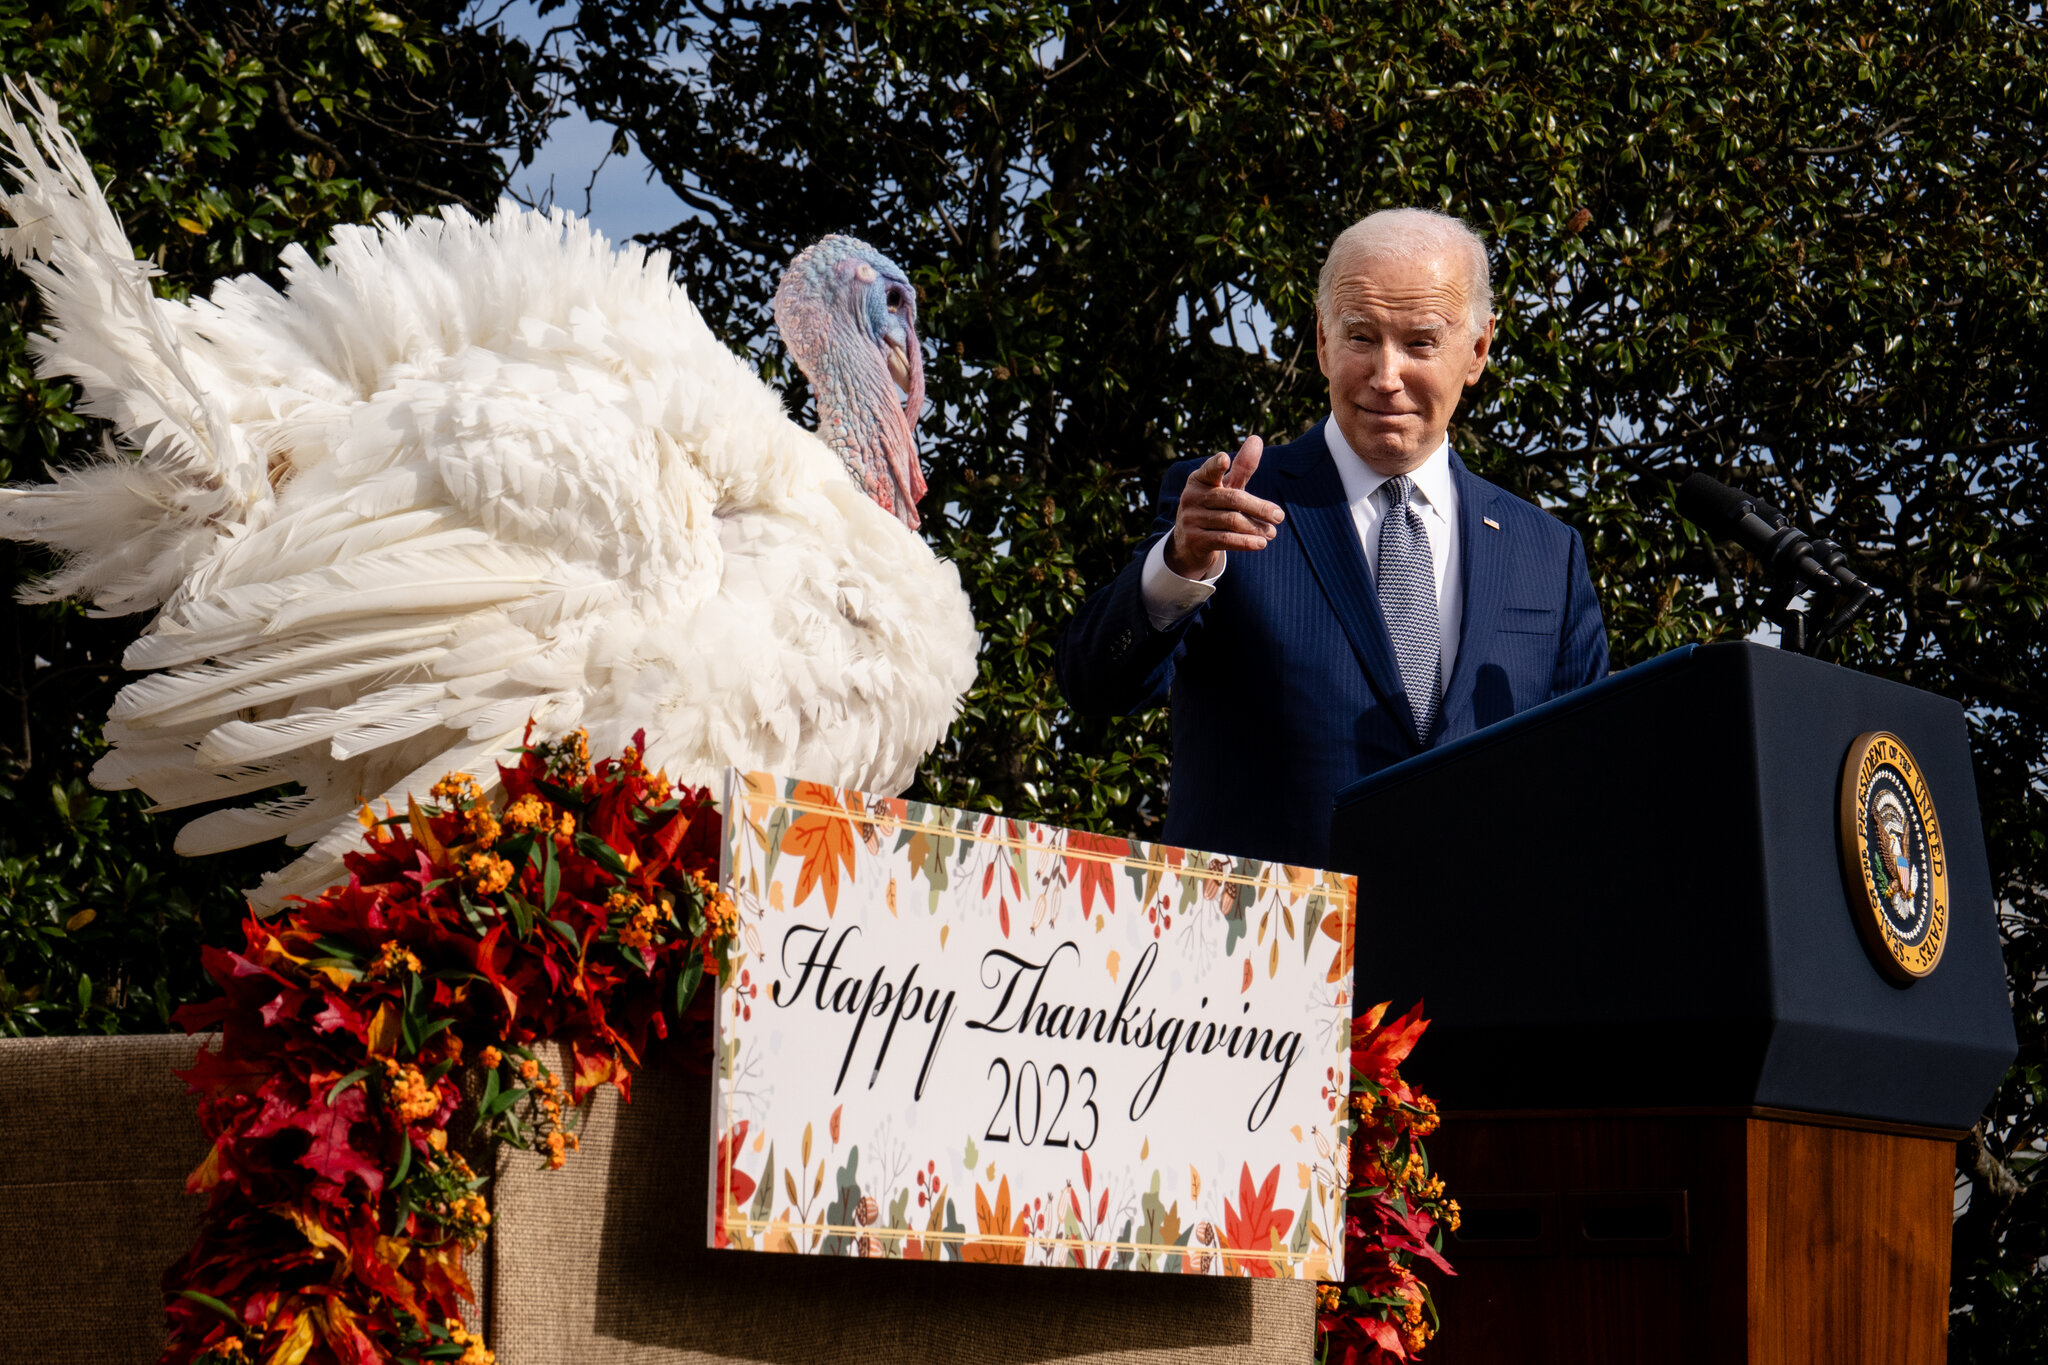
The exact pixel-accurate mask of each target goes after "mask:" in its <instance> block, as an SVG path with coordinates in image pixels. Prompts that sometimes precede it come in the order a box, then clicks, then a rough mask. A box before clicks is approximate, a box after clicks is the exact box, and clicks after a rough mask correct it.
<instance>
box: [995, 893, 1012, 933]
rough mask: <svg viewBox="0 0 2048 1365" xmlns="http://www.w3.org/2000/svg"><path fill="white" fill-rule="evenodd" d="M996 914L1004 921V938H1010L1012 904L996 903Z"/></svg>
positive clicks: (1005, 902) (1006, 902)
mask: <svg viewBox="0 0 2048 1365" xmlns="http://www.w3.org/2000/svg"><path fill="white" fill-rule="evenodd" d="M996 912H997V914H998V915H999V916H1000V918H1001V920H1002V925H1003V937H1004V938H1008V937H1009V936H1010V903H1009V902H1008V901H998V902H997V903H996Z"/></svg>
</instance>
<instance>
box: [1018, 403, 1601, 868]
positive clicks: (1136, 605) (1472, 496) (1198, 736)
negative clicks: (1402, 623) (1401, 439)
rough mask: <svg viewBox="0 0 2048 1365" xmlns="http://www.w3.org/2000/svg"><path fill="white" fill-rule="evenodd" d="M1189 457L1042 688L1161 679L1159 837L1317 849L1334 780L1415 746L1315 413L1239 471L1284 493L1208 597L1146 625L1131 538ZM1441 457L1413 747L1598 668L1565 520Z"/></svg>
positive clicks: (1580, 551)
mask: <svg viewBox="0 0 2048 1365" xmlns="http://www.w3.org/2000/svg"><path fill="white" fill-rule="evenodd" d="M1324 420H1325V421H1327V420H1328V419H1327V418H1325V419H1324ZM1200 463H1201V461H1199V460H1183V461H1181V462H1180V463H1178V464H1176V465H1174V466H1173V467H1172V468H1170V469H1168V470H1167V471H1166V479H1165V481H1164V482H1163V483H1162V484H1161V485H1160V489H1159V511H1158V516H1157V518H1156V519H1155V520H1154V522H1153V525H1152V531H1151V533H1150V534H1149V535H1147V536H1146V538H1145V540H1144V542H1143V543H1142V544H1140V545H1139V547H1138V552H1137V554H1135V555H1134V556H1133V557H1132V559H1131V562H1130V563H1129V564H1127V565H1125V566H1124V569H1123V572H1121V573H1119V574H1118V575H1117V577H1116V579H1115V581H1114V582H1112V583H1111V584H1110V585H1109V586H1108V587H1106V588H1103V589H1102V590H1101V591H1099V592H1097V593H1096V594H1095V595H1094V596H1092V597H1090V598H1089V599H1088V601H1087V602H1086V603H1084V604H1083V605H1082V607H1081V610H1080V611H1079V612H1078V613H1076V615H1075V616H1074V618H1073V620H1071V621H1070V622H1068V623H1067V626H1066V629H1065V630H1063V631H1062V632H1061V634H1060V638H1059V642H1058V646H1057V649H1056V651H1055V655H1054V667H1055V669H1056V670H1057V673H1058V676H1059V682H1060V688H1061V690H1062V691H1064V692H1065V693H1066V697H1067V701H1068V703H1069V704H1070V705H1071V706H1073V708H1074V709H1075V710H1076V711H1078V712H1081V713H1082V714H1084V715H1123V714H1127V713H1129V712H1132V711H1138V710H1142V709H1144V708H1146V707H1148V706H1152V705H1155V704H1157V703H1158V702H1159V701H1160V700H1161V699H1162V698H1163V697H1165V696H1166V695H1167V693H1168V691H1169V689H1170V690H1171V695H1172V702H1173V779H1172V787H1171V790H1170V792H1169V795H1168V801H1167V810H1166V838H1167V840H1168V841H1169V842H1171V843H1175V844H1181V845H1185V846H1187V847H1189V848H1198V849H1203V850H1206V851H1209V852H1217V853H1229V854H1233V855H1236V856H1239V857H1248V858H1261V859H1266V860H1269V861H1280V862H1288V863H1293V864H1296V865H1297V866H1308V867H1323V866H1326V865H1327V860H1328V858H1329V853H1330V844H1329V839H1330V810H1331V804H1332V800H1333V798H1334V797H1335V796H1336V795H1337V793H1338V791H1339V790H1341V789H1342V788H1343V787H1344V786H1345V785H1346V784H1347V783H1349V782H1351V781H1353V780H1354V779H1356V778H1359V777H1363V776H1365V775H1366V774H1368V773H1374V772H1378V771H1379V770H1380V769H1381V768H1384V767H1387V766H1389V765H1390V764H1394V763H1398V762H1400V761H1401V760H1402V759H1404V758H1409V757H1411V756H1413V755H1415V754H1417V753H1420V752H1421V750H1422V746H1421V745H1419V744H1418V743H1417V742H1416V737H1415V727H1414V721H1413V719H1412V718H1411V717H1410V715H1409V711H1408V698H1407V695H1406V693H1405V692H1404V691H1403V690H1402V685H1401V673H1400V669H1399V667H1398V666H1397V665H1396V663H1395V661H1394V646H1393V643H1392V641H1391V640H1390V639H1389V638H1388V635H1387V627H1386V623H1385V621H1384V620H1383V619H1382V617H1381V616H1380V609H1379V602H1378V599H1377V598H1376V597H1375V596H1374V594H1373V588H1372V582H1371V576H1370V573H1369V571H1368V570H1367V568H1366V562H1365V552H1364V550H1363V549H1362V548H1361V547H1360V546H1359V543H1358V531H1357V528H1356V526H1355V524H1354V523H1353V521H1352V519H1351V509H1350V507H1349V506H1348V505H1347V504H1346V502H1345V500H1344V483H1343V480H1342V479H1341V478H1340V477H1339V476H1338V474H1337V467H1336V465H1335V464H1334V463H1333V462H1332V460H1331V458H1330V453H1329V448H1328V446H1326V445H1325V444H1324V442H1323V430H1322V427H1321V425H1320V424H1318V425H1317V426H1316V427H1315V428H1314V429H1312V430H1311V431H1310V432H1309V433H1308V434H1307V435H1306V436H1303V437H1301V438H1300V439H1299V440H1297V441H1294V442H1291V443H1290V444H1288V445H1284V446H1280V447H1278V448H1276V449H1273V450H1269V451H1267V452H1266V454H1265V457H1264V459H1263V460H1262V461H1261V462H1260V464H1259V468H1258V470H1257V472H1256V473H1254V474H1253V475H1252V478H1251V483H1250V485H1249V489H1250V491H1251V492H1252V493H1254V494H1256V495H1257V496H1259V497H1262V498H1265V499H1267V500H1268V501H1271V502H1276V503H1278V504H1280V505H1281V506H1282V507H1284V508H1285V509H1286V511H1287V519H1286V520H1285V521H1284V522H1283V523H1281V526H1280V533H1279V534H1278V535H1277V536H1275V537H1274V538H1273V541H1272V542H1271V543H1270V544H1268V545H1267V546H1266V548H1265V549H1263V550H1259V551H1257V552H1255V553H1251V554H1233V555H1232V556H1231V557H1230V568H1229V571H1228V572H1227V573H1225V574H1224V575H1223V580H1222V581H1221V582H1220V583H1218V584H1217V587H1216V591H1215V593H1214V594H1213V595H1212V596H1211V597H1210V598H1209V600H1208V601H1207V602H1204V603H1203V604H1202V605H1201V606H1200V607H1198V608H1196V609H1195V610H1194V611H1193V612H1192V613H1190V614H1189V615H1188V616H1187V617H1186V618H1185V619H1183V620H1182V621H1181V622H1180V623H1179V624H1178V625H1176V626H1175V627H1174V628H1173V629H1171V630H1166V631H1159V630H1154V629H1153V628H1152V623H1151V622H1150V621H1149V620H1148V619H1147V618H1146V615H1145V606H1144V602H1143V600H1142V599H1141V597H1140V595H1139V579H1140V575H1141V573H1142V570H1143V565H1144V559H1145V555H1146V552H1147V551H1149V550H1150V549H1151V548H1152V542H1153V541H1154V540H1156V539H1158V538H1159V537H1160V536H1161V535H1164V534H1166V533H1167V532H1169V531H1171V530H1172V529H1173V517H1174V511H1175V509H1176V507H1178V505H1179V502H1180V491H1181V488H1182V486H1183V485H1185V484H1186V482H1187V478H1188V475H1189V474H1190V473H1192V472H1193V471H1194V470H1195V468H1196V467H1197V466H1198V465H1200ZM1451 470H1452V477H1453V478H1454V479H1456V480H1457V487H1458V529H1459V540H1460V545H1461V547H1462V548H1461V554H1462V558H1463V560H1464V564H1463V570H1464V579H1465V614H1464V622H1463V626H1462V628H1461V633H1460V635H1459V643H1458V658H1457V664H1456V667H1455V668H1454V670H1453V672H1452V674H1451V677H1450V680H1449V683H1448V685H1447V686H1446V688H1445V695H1444V705H1443V714H1442V718H1441V719H1440V720H1439V721H1438V723H1437V726H1436V730H1435V732H1434V733H1433V734H1432V735H1431V736H1430V745H1431V747H1435V746H1436V745H1441V744H1446V743H1449V742H1450V741H1452V740H1455V739H1458V738H1460V737H1461V736H1464V735H1468V734H1470V733H1472V732H1473V731H1474V730H1476V729H1478V728H1479V727H1481V726H1483V725H1491V724H1493V723H1494V722H1495V721H1498V720H1504V719H1506V718H1507V717H1508V716H1511V715H1513V714H1515V712H1517V711H1522V710H1526V709H1528V708H1529V707H1531V706H1535V705H1537V704H1539V703H1541V702H1545V701H1548V700H1550V699H1551V698H1552V697H1556V696H1560V695H1562V694H1564V693H1566V692H1569V691H1571V690H1572V689H1574V688H1577V687H1583V686H1584V685H1586V684H1587V683H1589V682H1593V681H1596V680H1597V679H1600V678H1603V677H1605V676H1606V675H1607V632H1606V630H1605V628H1604V627H1603V626H1602V624H1601V621H1600V604H1599V603H1598V602H1596V601H1595V600H1594V599H1593V584H1592V580H1591V579H1590V578H1589V577H1588V575H1587V573H1586V551H1585V546H1584V545H1583V544H1581V543H1580V540H1579V536H1578V533H1577V532H1576V531H1573V530H1572V529H1571V528H1570V527H1568V526H1566V525H1564V524H1563V523H1562V522H1560V521H1558V520H1557V519H1556V518H1554V517H1552V516H1551V515H1549V514H1548V513H1547V512H1544V511H1542V510H1540V509H1539V508H1537V507H1535V506H1533V505H1532V504H1530V503H1527V502H1524V501H1523V500H1522V499H1520V498H1518V497H1516V496H1514V495H1513V494H1512V493H1509V492H1507V491H1506V490H1504V489H1501V488H1496V487H1495V486H1494V485H1492V484H1490V483H1487V482H1486V481H1485V480H1484V479H1481V478H1479V477H1477V476H1476V475H1474V474H1472V473H1471V472H1470V471H1468V470H1467V469H1466V468H1465V466H1464V464H1463V463H1462V462H1460V461H1459V460H1458V458H1457V456H1456V455H1453V456H1452V457H1451ZM1489 519H1490V520H1491V521H1492V522H1494V523H1497V524H1498V529H1495V526H1493V525H1489V524H1487V523H1488V520H1489ZM1478 796H1479V794H1477V793H1475V798H1477V797H1478ZM1446 814H1447V815H1450V814H1451V813H1450V812H1446ZM1453 818H1455V817H1453Z"/></svg>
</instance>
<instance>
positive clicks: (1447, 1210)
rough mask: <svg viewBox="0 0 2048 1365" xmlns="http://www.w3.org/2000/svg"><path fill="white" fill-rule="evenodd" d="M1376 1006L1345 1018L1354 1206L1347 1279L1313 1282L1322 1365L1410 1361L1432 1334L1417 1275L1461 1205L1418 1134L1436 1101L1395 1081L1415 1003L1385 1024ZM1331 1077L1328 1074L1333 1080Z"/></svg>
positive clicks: (1418, 1017) (1421, 1024) (1410, 1035)
mask: <svg viewBox="0 0 2048 1365" xmlns="http://www.w3.org/2000/svg"><path fill="white" fill-rule="evenodd" d="M1386 1013H1387V1006H1386V1005H1385V1004H1380V1005H1377V1006H1375V1007H1374V1008H1373V1009H1371V1010H1369V1011H1367V1012H1366V1013H1365V1014H1364V1015H1362V1016H1360V1017H1359V1018H1357V1019H1355V1020H1353V1021H1352V1026H1351V1083H1350V1086H1349V1101H1350V1106H1351V1120H1352V1122H1353V1123H1354V1124H1355V1125H1356V1127H1355V1129H1354V1130H1353V1132H1352V1135H1351V1191H1350V1198H1351V1211H1350V1213H1349V1215H1348V1216H1347V1218H1346V1219H1345V1229H1344V1230H1345V1236H1346V1245H1345V1254H1344V1270H1345V1276H1344V1283H1343V1285H1342V1286H1338V1285H1331V1284H1326V1285H1320V1286H1318V1287H1317V1290H1316V1293H1317V1296H1318V1303H1317V1308H1318V1310H1319V1311H1318V1313H1317V1315H1316V1359H1317V1360H1318V1361H1324V1362H1328V1365H1386V1363H1387V1362H1389V1361H1396V1360H1411V1359H1413V1358H1414V1357H1415V1355H1416V1353H1417V1352H1419V1351H1421V1350H1422V1348H1423V1345H1424V1344H1425V1343H1426V1342H1428V1340H1429V1339H1430V1337H1432V1336H1434V1335H1435V1331H1436V1304H1435V1302H1434V1301H1433V1300H1432V1299H1431V1298H1430V1294H1429V1289H1428V1287H1427V1286H1425V1285H1424V1284H1423V1283H1422V1282H1421V1281H1420V1280H1419V1279H1417V1278H1416V1275H1415V1268H1416V1266H1417V1265H1418V1264H1419V1263H1420V1262H1423V1261H1427V1262H1429V1263H1430V1264H1431V1265H1434V1266H1436V1267H1437V1268H1438V1269H1439V1270H1441V1271H1442V1272H1443V1273H1445V1274H1447V1275H1449V1274H1455V1273H1456V1272H1455V1271H1453V1270H1452V1269H1451V1267H1450V1266H1449V1264H1447V1263H1446V1262H1445V1260H1444V1258H1443V1255H1442V1251H1443V1230H1442V1229H1443V1226H1444V1225H1446V1224H1448V1225H1449V1227H1450V1228H1451V1230H1452V1231H1454V1232H1455V1231H1456V1230H1457V1228H1458V1201H1457V1200H1455V1199H1446V1198H1445V1197H1444V1182H1443V1177H1441V1176H1438V1175H1434V1174H1432V1173H1431V1171H1430V1169H1429V1157H1428V1154H1427V1153H1425V1152H1424V1151H1423V1150H1422V1139H1423V1138H1424V1137H1426V1136H1428V1135H1429V1134H1430V1133H1433V1132H1435V1131H1436V1126H1437V1114H1436V1105H1435V1104H1433V1103H1431V1101H1430V1099H1429V1097H1428V1096H1427V1095H1424V1094H1422V1093H1420V1092H1419V1091H1417V1090H1415V1089H1414V1088H1413V1087H1411V1086H1410V1085H1409V1084H1408V1082H1407V1081H1405V1080H1404V1079H1402V1077H1401V1072H1400V1066H1401V1063H1402V1062H1403V1061H1404V1060H1406V1059H1407V1056H1408V1054H1409V1053H1410V1052H1412V1051H1414V1050H1415V1044H1416V1042H1417V1041H1419V1040H1420V1039H1421V1037H1422V1034H1423V1031H1424V1030H1425V1029H1427V1028H1428V1027H1429V1022H1428V1021H1427V1020H1425V1019H1424V1018H1423V1017H1422V1006H1421V1005H1420V1004H1417V1005H1416V1006H1415V1008H1414V1009H1411V1010H1409V1011H1408V1013H1406V1014H1404V1015H1402V1016H1401V1017H1400V1018H1399V1019H1396V1020H1394V1021H1393V1022H1392V1023H1385V1022H1382V1021H1384V1020H1385V1018H1386ZM1333 1079H1334V1078H1333Z"/></svg>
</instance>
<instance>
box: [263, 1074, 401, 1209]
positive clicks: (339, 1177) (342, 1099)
mask: <svg viewBox="0 0 2048 1365" xmlns="http://www.w3.org/2000/svg"><path fill="white" fill-rule="evenodd" d="M368 1117H369V1101H368V1100H367V1099H366V1098H365V1096H364V1093H363V1088H362V1087H361V1086H359V1085H352V1086H350V1087H349V1088H348V1089H346V1090H344V1091H342V1092H341V1093H340V1094H339V1095H336V1096H335V1097H334V1103H333V1104H332V1105H329V1104H328V1103H327V1092H326V1091H324V1090H315V1091H314V1093H313V1094H312V1096H311V1097H309V1098H308V1100H307V1102H306V1106H305V1108H304V1109H302V1110H301V1111H300V1112H299V1113H298V1114H296V1115H294V1116H293V1117H292V1118H291V1119H290V1120H289V1121H288V1123H287V1125H286V1126H287V1127H291V1128H302V1129H304V1130H305V1131H306V1132H307V1133H308V1134H310V1135H311V1136H312V1139H313V1141H312V1145H310V1146H309V1147H307V1148H306V1153H305V1155H304V1156H301V1157H300V1158H299V1164H300V1165H301V1166H304V1167H305V1168H306V1169H307V1170H309V1171H311V1172H313V1173H314V1174H315V1175H317V1176H319V1177H320V1179H321V1180H322V1181H323V1182H326V1183H329V1184H331V1185H332V1186H333V1187H334V1189H335V1190H336V1192H339V1191H340V1190H341V1189H342V1188H343V1187H344V1186H346V1185H347V1183H348V1179H349V1177H350V1176H354V1177H355V1178H356V1179H358V1180H360V1181H362V1182H363V1188H364V1189H365V1190H366V1191H368V1193H369V1195H370V1197H371V1198H373V1199H374V1198H376V1197H377V1195H379V1194H380V1193H382V1192H383V1189H384V1166H383V1163H382V1162H381V1161H379V1160H377V1159H376V1158H375V1157H369V1156H365V1155H364V1154H363V1153H361V1152H359V1151H357V1150H356V1149H355V1147H354V1146H353V1145H352V1144H351V1143H350V1142H349V1130H350V1129H352V1128H354V1127H355V1125H356V1124H358V1123H361V1122H363V1121H364V1120H365V1119H367V1118H368Z"/></svg>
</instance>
